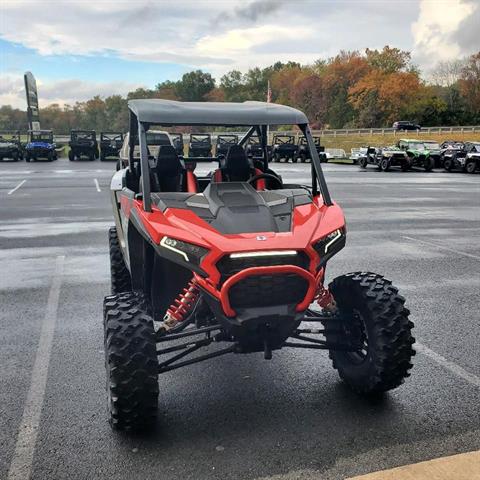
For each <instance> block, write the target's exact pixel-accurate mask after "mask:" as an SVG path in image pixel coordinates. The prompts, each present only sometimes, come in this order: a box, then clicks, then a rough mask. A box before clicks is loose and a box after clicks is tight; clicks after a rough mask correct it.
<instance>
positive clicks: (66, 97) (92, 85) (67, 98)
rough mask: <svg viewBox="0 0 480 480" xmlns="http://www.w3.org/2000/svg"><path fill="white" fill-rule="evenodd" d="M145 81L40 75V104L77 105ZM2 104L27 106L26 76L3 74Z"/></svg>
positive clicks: (0, 96) (0, 101)
mask: <svg viewBox="0 0 480 480" xmlns="http://www.w3.org/2000/svg"><path fill="white" fill-rule="evenodd" d="M141 86H144V85H141V84H136V83H127V82H104V83H100V82H98V83H97V82H85V81H82V80H77V79H67V80H60V81H56V82H43V81H42V80H41V79H39V78H37V88H38V94H39V98H40V108H42V107H46V106H47V105H50V104H52V103H58V104H59V105H65V104H69V105H73V104H75V102H82V101H85V100H89V99H90V98H92V97H94V96H95V95H100V96H101V97H107V96H109V95H116V94H119V95H126V94H127V93H128V92H129V91H131V90H135V89H136V88H138V87H141ZM0 105H11V106H12V107H14V108H20V109H21V110H26V99H25V86H24V83H23V76H19V75H10V74H5V75H0Z"/></svg>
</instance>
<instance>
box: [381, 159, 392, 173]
mask: <svg viewBox="0 0 480 480" xmlns="http://www.w3.org/2000/svg"><path fill="white" fill-rule="evenodd" d="M380 169H381V170H382V171H383V172H388V171H389V170H390V159H388V158H383V159H382V161H381V162H380Z"/></svg>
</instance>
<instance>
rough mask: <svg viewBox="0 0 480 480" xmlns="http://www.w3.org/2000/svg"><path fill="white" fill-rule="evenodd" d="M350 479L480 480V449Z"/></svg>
mask: <svg viewBox="0 0 480 480" xmlns="http://www.w3.org/2000/svg"><path fill="white" fill-rule="evenodd" d="M348 480H480V450H478V451H476V452H470V453H461V454H459V455H453V456H451V457H443V458H435V459H433V460H429V461H427V462H420V463H414V464H413V465H405V466H403V467H398V468H393V469H391V470H382V471H381V472H374V473H368V474H367V475H360V476H359V477H353V478H350V479H348Z"/></svg>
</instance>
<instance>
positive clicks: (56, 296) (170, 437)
mask: <svg viewBox="0 0 480 480" xmlns="http://www.w3.org/2000/svg"><path fill="white" fill-rule="evenodd" d="M274 168H275V169H276V170H277V171H279V172H280V173H282V175H283V176H284V179H288V180H289V181H297V182H307V178H308V175H309V171H310V166H309V165H302V164H295V165H285V164H281V165H278V164H276V165H275V164H274ZM113 170H114V165H113V163H106V162H105V163H100V162H98V161H97V162H95V163H91V162H75V163H72V162H68V160H66V159H63V158H62V159H60V160H58V161H57V162H53V163H46V162H45V163H41V162H37V163H29V164H27V163H25V162H19V163H2V164H0V205H1V208H0V247H1V249H0V266H1V274H0V305H1V311H0V319H1V321H0V326H1V329H2V334H1V335H0V364H1V365H2V368H1V370H0V372H1V373H0V427H1V428H0V452H1V454H0V478H1V479H4V478H5V479H8V480H12V479H17V478H18V479H20V478H28V476H29V475H30V476H31V478H32V479H49V480H52V479H64V478H69V479H71V480H73V479H85V478H95V479H112V478H115V479H132V478H142V479H145V480H147V479H162V480H170V479H184V480H186V479H192V480H193V479H195V480H199V479H219V480H220V479H221V480H227V479H248V480H251V479H252V480H253V479H267V478H268V479H275V480H287V479H307V478H308V479H322V480H328V479H341V478H345V477H349V476H353V475H358V474H362V473H367V472H371V471H376V470H380V469H385V468H390V467H394V466H398V465H403V464H407V463H413V462H417V461H421V460H426V459H431V458H434V457H440V456H445V455H451V454H454V453H459V452H468V451H472V450H478V449H480V402H479V397H480V347H479V338H480V313H479V308H478V305H479V302H478V292H479V290H480V175H478V174H477V175H467V174H462V173H458V174H455V173H450V174H449V173H447V172H443V171H435V172H433V173H424V172H409V173H401V172H390V173H380V172H377V171H376V170H375V169H373V168H372V169H368V170H366V171H359V168H358V167H356V166H351V165H331V164H328V165H326V167H325V171H326V177H327V181H328V182H329V186H330V190H331V192H332V196H333V198H334V199H335V200H336V201H337V202H338V203H340V205H341V206H342V207H343V208H344V211H345V214H346V218H347V225H348V241H347V247H346V248H345V249H344V250H343V251H342V252H341V253H340V254H339V255H338V256H337V257H336V258H335V259H334V260H332V261H331V262H330V264H329V270H328V272H327V273H328V277H329V278H330V279H332V278H334V277H335V276H337V275H339V274H341V273H346V272H348V271H355V270H370V271H374V272H378V273H382V274H385V276H387V277H388V278H390V279H391V280H393V281H394V283H395V284H397V286H399V287H400V289H401V293H403V295H404V296H405V297H406V298H407V306H408V307H409V308H410V310H411V312H412V320H413V321H414V322H415V326H416V327H415V330H414V334H415V337H416V338H417V341H418V342H419V343H418V347H417V350H418V354H417V355H416V357H415V359H414V368H413V370H412V376H411V377H410V378H409V379H408V380H407V382H406V383H405V385H403V386H402V387H400V388H399V389H397V390H394V391H393V392H391V393H390V394H388V395H387V396H386V397H385V398H384V399H383V400H382V401H378V402H375V403H371V402H368V401H366V400H363V399H361V398H359V397H357V396H355V395H354V394H352V393H351V392H350V391H349V390H347V389H346V388H345V387H344V386H343V385H342V383H341V382H340V380H339V378H338V376H337V374H336V372H335V371H334V370H333V368H332V367H331V364H330V361H329V360H328V355H327V354H326V353H325V352H317V351H299V350H293V351H289V350H282V351H281V352H274V355H273V359H272V360H271V361H264V360H263V357H262V354H252V355H244V356H240V355H237V356H230V357H223V358H221V359H217V360H211V361H209V362H208V363H202V364H197V365H193V366H190V367H188V368H185V369H181V370H178V371H173V372H169V373H166V374H163V375H162V376H161V377H160V402H161V404H160V408H161V416H160V420H159V428H158V430H157V432H156V433H155V434H152V435H149V436H147V437H141V436H133V437H128V436H125V435H122V434H118V433H114V432H112V431H111V429H110V427H109V425H108V423H107V415H106V402H105V388H104V385H105V376H104V365H103V333H102V318H101V312H102V299H103V296H104V295H105V294H107V293H108V292H109V268H108V252H107V230H108V227H109V226H110V225H112V223H113V220H112V214H111V208H110V200H109V193H108V187H109V180H110V177H111V175H112V172H113ZM37 425H38V427H37Z"/></svg>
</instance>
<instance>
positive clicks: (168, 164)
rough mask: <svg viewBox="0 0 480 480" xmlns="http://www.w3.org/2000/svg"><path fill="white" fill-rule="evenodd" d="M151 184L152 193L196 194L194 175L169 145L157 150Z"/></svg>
mask: <svg viewBox="0 0 480 480" xmlns="http://www.w3.org/2000/svg"><path fill="white" fill-rule="evenodd" d="M151 183H152V191H156V192H190V193H196V192H197V181H196V178H195V174H194V173H193V171H192V170H189V169H186V168H185V166H184V165H183V163H182V161H181V160H180V159H179V158H178V155H177V151H176V150H175V147H173V146H171V145H162V146H161V147H160V148H159V150H158V155H157V161H156V164H155V167H154V168H153V181H152V182H151Z"/></svg>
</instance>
